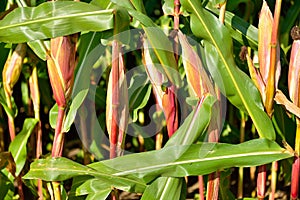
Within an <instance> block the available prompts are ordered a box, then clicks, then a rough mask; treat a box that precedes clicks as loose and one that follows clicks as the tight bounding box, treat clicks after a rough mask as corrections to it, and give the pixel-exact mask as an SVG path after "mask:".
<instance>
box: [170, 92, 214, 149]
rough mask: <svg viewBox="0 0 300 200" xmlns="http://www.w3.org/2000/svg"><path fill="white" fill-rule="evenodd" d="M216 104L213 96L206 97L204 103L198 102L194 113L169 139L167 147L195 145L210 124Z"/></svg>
mask: <svg viewBox="0 0 300 200" xmlns="http://www.w3.org/2000/svg"><path fill="white" fill-rule="evenodd" d="M215 102H216V98H215V97H213V96H211V95H209V96H206V97H205V99H204V100H203V102H202V103H200V102H198V105H197V106H196V107H195V109H194V110H193V112H192V113H191V114H190V115H189V116H188V117H187V118H186V119H185V121H184V123H183V124H182V125H181V126H180V127H179V129H178V130H177V131H176V132H175V133H174V135H173V136H172V137H171V138H170V139H169V141H168V142H167V144H165V147H170V146H177V145H189V144H193V143H195V142H196V141H197V140H198V139H199V138H200V136H201V135H202V134H203V133H204V132H205V130H206V129H207V127H208V125H209V123H210V119H211V117H212V108H213V105H214V103H215Z"/></svg>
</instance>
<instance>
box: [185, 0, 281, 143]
mask: <svg viewBox="0 0 300 200" xmlns="http://www.w3.org/2000/svg"><path fill="white" fill-rule="evenodd" d="M181 3H182V6H184V7H185V9H186V10H187V11H188V12H190V13H191V15H190V17H191V29H192V32H193V33H194V34H195V35H196V36H197V37H199V38H203V39H204V40H206V41H208V42H206V43H205V56H206V61H207V67H208V68H209V71H210V73H211V75H212V76H213V79H214V81H215V82H216V83H217V84H218V86H219V87H220V89H221V90H222V92H223V93H225V94H226V96H227V98H228V99H229V101H230V102H231V103H232V104H234V105H235V106H236V107H238V108H239V109H241V110H242V111H244V112H246V113H248V114H249V115H250V117H251V118H252V121H253V123H254V125H255V127H256V129H257V131H258V134H259V135H260V137H264V138H268V139H270V140H274V139H275V131H274V128H273V126H272V123H271V120H270V119H269V118H268V116H267V115H266V113H265V112H264V110H263V105H262V102H261V99H260V95H259V93H258V90H257V88H256V87H255V85H254V84H253V82H252V81H251V79H250V78H249V77H248V76H247V75H246V74H244V73H243V72H242V71H241V70H239V69H238V68H237V67H236V64H235V62H234V58H233V56H232V40H231V38H230V35H229V33H228V31H227V29H226V28H225V27H224V26H223V25H222V24H221V23H220V22H219V21H218V19H217V18H216V17H215V16H214V15H212V14H211V13H209V12H208V11H206V10H204V9H203V8H202V6H201V5H200V3H199V2H197V1H195V0H182V1H181ZM198 30H202V31H198ZM223 86H224V87H223Z"/></svg>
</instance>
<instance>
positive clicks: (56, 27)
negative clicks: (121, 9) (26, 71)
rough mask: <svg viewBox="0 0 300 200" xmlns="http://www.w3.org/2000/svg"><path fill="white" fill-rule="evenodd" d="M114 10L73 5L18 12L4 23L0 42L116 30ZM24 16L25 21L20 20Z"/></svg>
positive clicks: (61, 3) (57, 4)
mask: <svg viewBox="0 0 300 200" xmlns="http://www.w3.org/2000/svg"><path fill="white" fill-rule="evenodd" d="M112 13H113V10H101V9H100V8H99V7H97V6H94V5H91V4H87V3H83V2H73V1H53V2H46V3H42V4H40V5H39V6H37V7H25V8H16V9H15V10H14V11H12V12H11V13H9V14H8V15H6V16H5V17H4V18H3V19H2V20H0V41H1V42H6V43H21V42H28V41H33V40H41V39H46V38H54V37H58V36H63V35H69V34H73V33H77V32H82V31H104V30H108V29H111V28H112V27H113V14H112ZM20 16H22V17H20Z"/></svg>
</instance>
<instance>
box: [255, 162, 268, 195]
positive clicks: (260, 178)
mask: <svg viewBox="0 0 300 200" xmlns="http://www.w3.org/2000/svg"><path fill="white" fill-rule="evenodd" d="M266 181H267V167H266V165H261V166H259V167H258V175H257V198H258V199H259V200H263V199H264V198H265V189H266Z"/></svg>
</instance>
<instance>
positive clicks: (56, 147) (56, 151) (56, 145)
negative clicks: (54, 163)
mask: <svg viewBox="0 0 300 200" xmlns="http://www.w3.org/2000/svg"><path fill="white" fill-rule="evenodd" d="M64 118H65V109H64V108H62V107H59V108H58V116H57V122H56V127H55V134H54V140H53V147H52V157H53V158H57V157H61V156H62V151H63V145H64V132H63V130H62V128H63V122H64Z"/></svg>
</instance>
